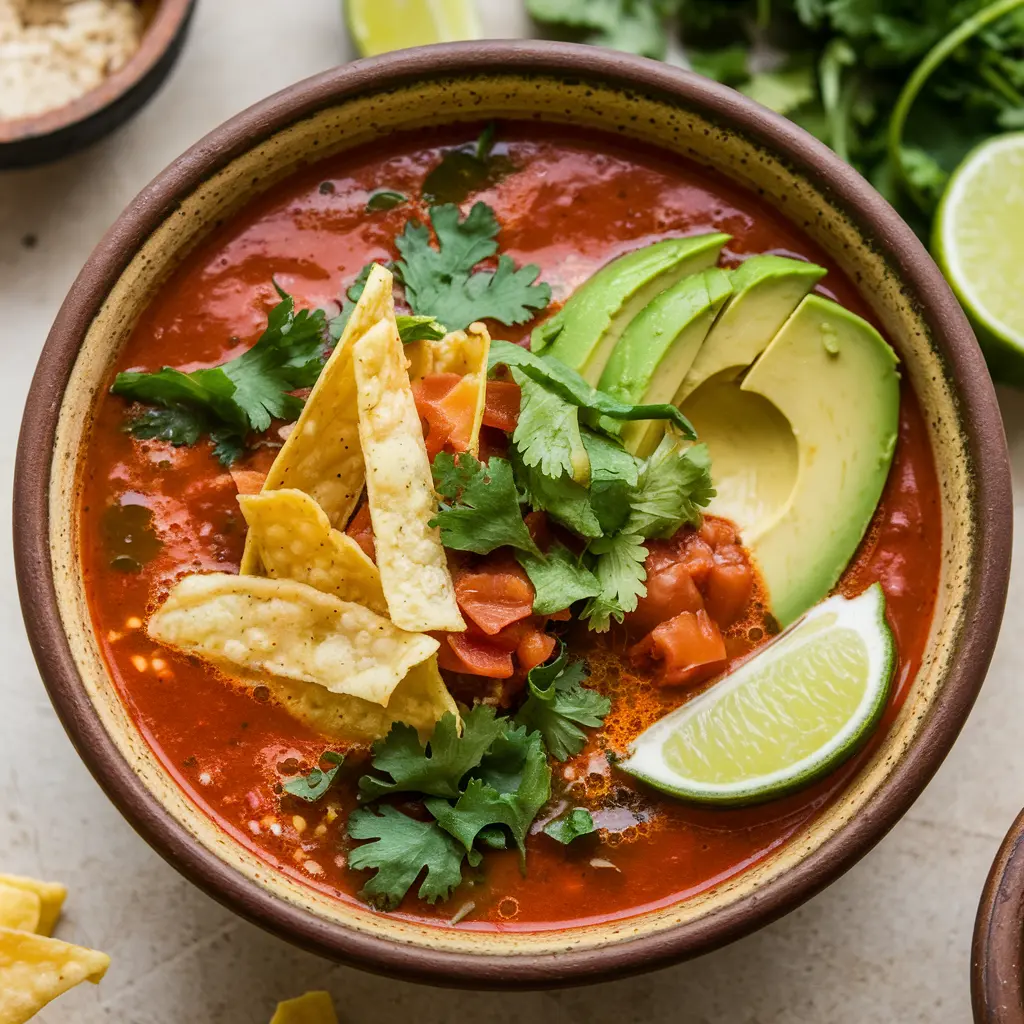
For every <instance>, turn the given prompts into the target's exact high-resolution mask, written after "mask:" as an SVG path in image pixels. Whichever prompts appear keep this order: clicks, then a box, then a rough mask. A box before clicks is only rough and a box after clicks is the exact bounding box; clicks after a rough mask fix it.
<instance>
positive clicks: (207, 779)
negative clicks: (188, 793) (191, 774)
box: [199, 772, 213, 786]
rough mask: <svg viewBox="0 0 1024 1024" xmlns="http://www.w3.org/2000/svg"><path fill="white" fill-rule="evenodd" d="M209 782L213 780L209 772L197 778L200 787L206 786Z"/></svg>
mask: <svg viewBox="0 0 1024 1024" xmlns="http://www.w3.org/2000/svg"><path fill="white" fill-rule="evenodd" d="M211 782H213V779H212V778H211V777H210V773H209V772H203V773H202V774H201V775H200V776H199V785H200V786H208V785H209V784H210V783H211Z"/></svg>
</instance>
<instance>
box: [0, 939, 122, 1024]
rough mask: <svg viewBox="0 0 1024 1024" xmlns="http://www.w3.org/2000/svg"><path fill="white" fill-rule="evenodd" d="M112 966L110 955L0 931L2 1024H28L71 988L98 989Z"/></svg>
mask: <svg viewBox="0 0 1024 1024" xmlns="http://www.w3.org/2000/svg"><path fill="white" fill-rule="evenodd" d="M109 966H110V957H109V956H107V955H106V953H98V952H96V950H94V949H85V948H84V947H82V946H72V945H71V944H70V943H67V942H61V941H60V940H58V939H50V938H47V937H46V936H44V935H33V934H31V933H30V932H19V931H14V930H13V929H11V928H0V1024H25V1021H27V1020H29V1019H30V1018H31V1017H34V1016H35V1015H36V1014H37V1013H38V1012H39V1011H40V1010H41V1009H42V1008H43V1007H44V1006H46V1004H47V1003H49V1002H50V1001H51V1000H53V999H56V998H57V996H59V995H62V994H63V993H64V992H67V990H68V989H69V988H74V987H75V985H79V984H81V983H82V982H83V981H91V982H92V983H93V984H94V985H95V984H96V983H97V982H99V980H100V979H101V978H102V977H103V975H104V974H106V973H107V968H108V967H109Z"/></svg>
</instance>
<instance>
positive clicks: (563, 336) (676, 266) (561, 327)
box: [530, 234, 729, 385]
mask: <svg viewBox="0 0 1024 1024" xmlns="http://www.w3.org/2000/svg"><path fill="white" fill-rule="evenodd" d="M728 241H729V236H728V235H721V234H713V235H691V236H689V237H687V238H669V239H666V240H665V241H663V242H655V243H654V244H653V245H648V246H645V247H644V248H642V249H637V250H636V251H635V252H630V253H626V255H625V256H620V257H619V258H618V259H615V260H612V262H611V263H609V264H608V265H607V266H605V267H602V268H601V269H600V270H599V271H598V272H597V273H596V274H594V275H593V276H592V277H591V278H589V279H588V280H587V281H585V282H584V283H583V284H582V285H580V287H579V288H577V289H576V291H574V292H573V293H572V295H571V296H570V297H569V300H568V301H567V302H566V304H565V305H564V306H563V307H562V308H561V309H560V310H559V311H558V312H557V313H556V314H555V315H554V316H553V317H551V319H550V320H545V321H544V323H542V324H541V325H540V326H539V327H538V328H537V329H536V330H535V331H534V332H533V335H532V336H531V338H530V348H531V349H532V350H533V351H534V352H543V353H546V354H548V355H552V356H555V358H557V359H560V360H561V361H562V362H563V363H565V364H566V365H567V366H571V367H572V368H573V369H574V370H576V371H577V372H578V373H580V374H581V375H582V376H583V377H584V378H585V379H586V380H587V382H588V383H589V384H595V385H596V384H597V382H598V380H600V378H601V373H602V371H603V370H604V366H605V363H606V362H607V361H608V357H609V356H610V355H611V352H612V349H614V348H615V343H616V342H617V341H618V340H619V338H620V336H621V335H622V332H623V331H624V330H625V329H626V325H627V324H629V322H630V321H631V320H632V319H633V318H634V317H635V316H636V315H637V313H639V312H640V310H641V309H643V308H644V306H646V305H647V303H648V302H650V301H651V299H653V298H654V297H655V296H656V295H657V294H658V293H659V292H662V291H664V290H665V289H666V288H671V287H672V285H674V284H675V283H676V282H677V281H679V280H681V279H682V278H684V277H686V276H687V275H688V274H693V273H696V272H697V271H698V270H705V269H706V268H707V267H710V266H713V265H714V263H715V261H716V260H717V259H718V254H719V252H720V251H721V249H722V246H723V245H725V243H726V242H728Z"/></svg>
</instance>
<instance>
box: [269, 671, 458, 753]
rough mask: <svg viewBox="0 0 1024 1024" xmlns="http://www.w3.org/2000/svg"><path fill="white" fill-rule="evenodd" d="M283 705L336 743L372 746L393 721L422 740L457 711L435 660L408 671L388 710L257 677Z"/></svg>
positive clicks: (309, 686)
mask: <svg viewBox="0 0 1024 1024" xmlns="http://www.w3.org/2000/svg"><path fill="white" fill-rule="evenodd" d="M260 682H262V683H264V684H265V685H267V686H269V687H270V692H271V694H272V695H273V696H274V698H275V699H276V700H277V701H279V702H280V703H281V705H282V706H283V707H284V708H285V709H286V710H287V711H288V712H289V713H290V714H291V715H292V716H293V717H294V718H297V719H298V720H299V721H300V722H304V723H305V724H306V725H308V726H309V727H310V728H311V729H314V730H315V731H316V732H318V733H321V734H322V735H324V736H329V737H330V738H331V739H334V740H346V741H349V742H351V743H372V742H373V741H374V740H379V739H383V737H385V736H387V734H388V733H389V732H390V731H391V726H393V725H394V724H395V723H396V722H404V723H405V724H406V725H411V726H412V727H413V728H414V729H415V730H416V731H417V732H418V733H419V735H420V739H421V740H422V741H423V742H426V741H427V739H428V738H429V737H430V734H431V733H432V732H433V731H434V726H435V725H436V724H437V721H438V719H440V718H441V716H442V715H444V714H446V713H447V712H449V711H450V712H451V713H452V714H453V715H455V716H456V718H457V717H458V715H459V711H458V707H457V705H456V703H455V701H454V700H453V699H452V695H451V694H450V693H449V692H448V688H447V687H446V686H445V684H444V680H443V679H442V678H441V673H440V672H439V671H438V667H437V658H436V657H430V658H428V659H427V660H426V661H424V662H422V663H420V664H419V665H416V666H415V667H414V668H412V669H410V670H409V673H408V675H406V677H405V678H404V679H403V680H402V681H401V682H400V683H399V684H398V686H396V687H395V689H394V692H393V693H392V694H391V700H389V701H388V704H387V707H382V706H381V705H380V704H373V703H371V702H370V701H368V700H361V699H360V698H359V697H348V696H344V695H342V694H337V693H331V692H330V691H329V690H325V689H324V688H323V687H322V686H314V685H312V684H311V683H299V682H293V681H291V680H288V679H280V678H275V679H265V678H264V679H261V680H260Z"/></svg>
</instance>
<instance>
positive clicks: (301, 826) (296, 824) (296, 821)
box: [292, 814, 306, 832]
mask: <svg viewBox="0 0 1024 1024" xmlns="http://www.w3.org/2000/svg"><path fill="white" fill-rule="evenodd" d="M292 827H293V828H294V829H295V831H296V832H305V831H306V819H305V818H304V817H302V815H301V814H296V815H295V816H294V817H293V818H292Z"/></svg>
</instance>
